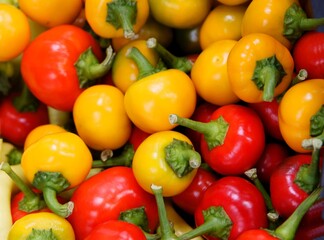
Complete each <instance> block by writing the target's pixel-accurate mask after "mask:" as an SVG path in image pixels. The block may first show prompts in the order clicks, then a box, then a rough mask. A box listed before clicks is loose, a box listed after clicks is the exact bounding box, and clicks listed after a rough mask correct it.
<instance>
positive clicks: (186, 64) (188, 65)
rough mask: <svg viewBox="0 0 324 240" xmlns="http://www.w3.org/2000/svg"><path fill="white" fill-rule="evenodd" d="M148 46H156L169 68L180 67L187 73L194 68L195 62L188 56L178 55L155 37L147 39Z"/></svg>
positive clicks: (179, 68)
mask: <svg viewBox="0 0 324 240" xmlns="http://www.w3.org/2000/svg"><path fill="white" fill-rule="evenodd" d="M146 44H147V47H148V48H154V49H155V50H156V51H157V53H158V54H159V56H160V57H161V58H162V59H163V61H164V62H165V63H166V65H167V66H168V67H169V68H174V69H178V70H180V71H183V72H185V73H189V72H190V71H191V69H192V66H193V62H192V61H191V60H189V59H188V58H187V57H177V56H175V55H173V54H172V53H171V52H170V51H168V50H167V49H166V48H165V47H163V46H162V45H161V44H160V43H158V42H157V40H156V39H155V38H149V39H148V40H147V41H146Z"/></svg>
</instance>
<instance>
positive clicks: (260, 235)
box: [236, 229, 306, 240]
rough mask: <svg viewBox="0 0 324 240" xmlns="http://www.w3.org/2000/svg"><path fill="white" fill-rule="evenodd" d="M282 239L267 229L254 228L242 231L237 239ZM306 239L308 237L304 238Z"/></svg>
mask: <svg viewBox="0 0 324 240" xmlns="http://www.w3.org/2000/svg"><path fill="white" fill-rule="evenodd" d="M251 239H253V240H280V238H277V237H274V236H272V235H271V234H269V233H268V232H267V231H266V230H262V229H252V230H248V231H245V232H244V233H242V234H241V235H240V236H239V237H238V238H236V240H251ZM304 240H306V239H304Z"/></svg>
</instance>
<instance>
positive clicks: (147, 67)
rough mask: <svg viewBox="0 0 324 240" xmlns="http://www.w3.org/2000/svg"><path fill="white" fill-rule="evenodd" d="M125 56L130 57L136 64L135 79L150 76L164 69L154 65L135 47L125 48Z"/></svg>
mask: <svg viewBox="0 0 324 240" xmlns="http://www.w3.org/2000/svg"><path fill="white" fill-rule="evenodd" d="M126 56H127V57H128V58H130V59H132V60H133V61H134V62H135V63H136V65H137V68H138V76H137V80H140V79H142V78H144V77H147V76H150V75H152V74H154V73H158V72H160V71H163V70H164V69H165V68H163V67H154V66H153V65H152V64H151V63H150V62H149V61H148V60H147V58H146V57H145V56H144V55H143V54H142V53H141V52H140V51H139V50H138V49H137V48H136V47H131V48H129V49H128V50H127V53H126Z"/></svg>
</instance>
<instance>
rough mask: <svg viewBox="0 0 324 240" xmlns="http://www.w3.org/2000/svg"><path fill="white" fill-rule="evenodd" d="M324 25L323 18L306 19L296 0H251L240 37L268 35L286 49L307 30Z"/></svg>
mask: <svg viewBox="0 0 324 240" xmlns="http://www.w3.org/2000/svg"><path fill="white" fill-rule="evenodd" d="M323 24H324V18H307V15H306V13H305V11H304V10H303V9H302V8H301V7H300V4H299V1H298V0H283V1H282V0H256V1H255V0H253V1H252V2H251V3H250V4H249V6H248V8H247V9H246V12H245V14H244V17H243V20H242V36H246V35H248V34H251V33H265V34H269V35H271V36H272V37H274V38H275V39H277V40H278V41H279V42H281V43H282V44H283V45H285V46H286V47H287V48H289V49H291V48H292V46H293V44H294V42H295V41H296V40H297V39H299V38H300V37H301V35H302V34H303V33H304V32H305V31H308V30H312V29H315V28H316V27H318V26H321V25H323Z"/></svg>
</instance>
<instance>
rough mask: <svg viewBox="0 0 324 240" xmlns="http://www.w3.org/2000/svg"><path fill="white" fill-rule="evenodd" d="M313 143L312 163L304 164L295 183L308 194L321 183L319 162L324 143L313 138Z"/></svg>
mask: <svg viewBox="0 0 324 240" xmlns="http://www.w3.org/2000/svg"><path fill="white" fill-rule="evenodd" d="M312 142H313V143H312V145H313V151H312V161H311V163H310V164H304V165H302V166H301V167H300V168H299V170H298V172H297V175H296V178H295V181H294V182H295V183H296V184H297V185H298V186H299V187H300V188H301V189H303V190H304V191H305V192H307V193H310V192H312V191H313V190H314V189H315V188H316V187H317V185H318V183H319V181H320V169H319V161H320V154H321V148H322V145H323V142H322V141H321V140H319V139H317V138H313V139H312Z"/></svg>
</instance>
